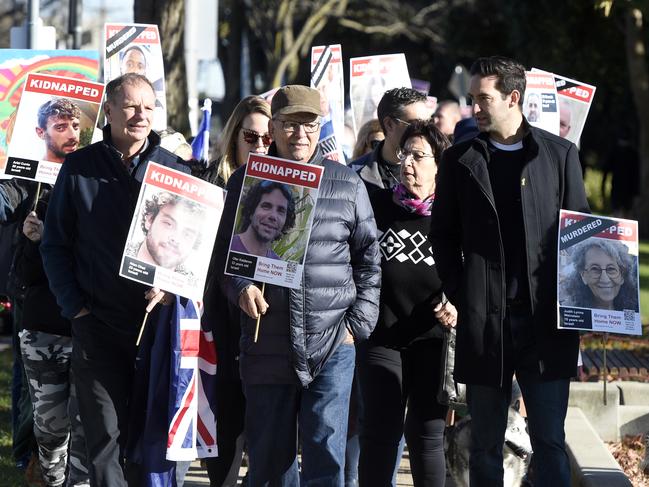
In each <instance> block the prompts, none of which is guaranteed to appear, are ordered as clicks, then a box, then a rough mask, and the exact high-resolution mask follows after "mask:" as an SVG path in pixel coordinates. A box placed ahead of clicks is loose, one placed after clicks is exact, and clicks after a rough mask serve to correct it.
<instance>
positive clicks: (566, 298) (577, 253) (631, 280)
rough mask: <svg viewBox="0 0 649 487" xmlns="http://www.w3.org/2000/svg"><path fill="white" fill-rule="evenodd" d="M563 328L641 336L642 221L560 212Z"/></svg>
mask: <svg viewBox="0 0 649 487" xmlns="http://www.w3.org/2000/svg"><path fill="white" fill-rule="evenodd" d="M558 248H559V258H558V269H557V276H558V277H557V300H558V304H559V309H558V310H559V328H563V329H570V330H588V331H594V332H606V333H621V334H624V335H642V323H641V321H640V299H639V286H638V249H639V247H638V222H636V221H634V220H624V219H621V218H614V217H606V216H598V215H590V214H587V213H579V212H575V211H567V210H561V213H560V220H559V247H558Z"/></svg>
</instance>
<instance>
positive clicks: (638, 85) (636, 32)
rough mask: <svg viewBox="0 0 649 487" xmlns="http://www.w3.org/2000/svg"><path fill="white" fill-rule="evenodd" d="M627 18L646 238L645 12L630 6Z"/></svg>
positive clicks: (639, 204) (639, 207)
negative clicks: (643, 16)
mask: <svg viewBox="0 0 649 487" xmlns="http://www.w3.org/2000/svg"><path fill="white" fill-rule="evenodd" d="M625 17H626V18H625V29H624V30H625V37H626V58H627V63H628V65H629V78H630V80H631V91H632V93H633V101H634V103H635V107H636V114H637V117H638V125H639V126H638V134H639V139H640V140H639V156H640V192H639V194H638V196H637V198H636V204H635V210H636V217H637V218H638V221H639V229H640V234H641V236H642V237H643V238H646V237H647V236H649V111H648V110H647V107H649V69H647V60H646V56H647V52H646V49H645V44H644V39H643V35H642V28H643V23H644V22H643V18H642V12H641V11H640V9H638V8H629V9H627V11H626V12H625Z"/></svg>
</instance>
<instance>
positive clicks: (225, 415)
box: [205, 367, 246, 487]
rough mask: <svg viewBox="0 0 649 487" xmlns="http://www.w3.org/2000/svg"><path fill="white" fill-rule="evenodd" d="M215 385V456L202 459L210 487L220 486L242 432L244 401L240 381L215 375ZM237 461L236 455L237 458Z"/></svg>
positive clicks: (229, 466)
mask: <svg viewBox="0 0 649 487" xmlns="http://www.w3.org/2000/svg"><path fill="white" fill-rule="evenodd" d="M216 374H217V382H216V384H217V387H216V442H217V446H218V448H219V456H218V457H210V458H207V459H205V464H206V465H207V474H208V476H209V478H210V486H211V487H221V486H222V485H223V482H225V479H226V478H227V476H228V472H229V471H230V468H231V467H232V462H233V461H234V460H235V455H236V453H237V438H238V437H239V436H240V435H241V434H242V433H243V420H244V417H245V413H246V400H245V397H244V395H243V391H242V389H241V381H238V380H236V379H233V378H231V377H219V372H218V367H217V372H216ZM237 460H239V461H240V458H237Z"/></svg>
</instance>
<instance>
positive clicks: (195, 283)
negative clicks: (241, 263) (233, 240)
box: [119, 162, 224, 300]
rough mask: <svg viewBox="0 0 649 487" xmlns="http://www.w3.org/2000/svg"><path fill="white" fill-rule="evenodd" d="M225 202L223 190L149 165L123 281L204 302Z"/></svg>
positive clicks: (122, 271)
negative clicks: (125, 279)
mask: <svg viewBox="0 0 649 487" xmlns="http://www.w3.org/2000/svg"><path fill="white" fill-rule="evenodd" d="M223 200H224V192H223V190H222V189H221V188H219V187H217V186H215V185H213V184H210V183H208V182H206V181H203V180H202V179H198V178H196V177H194V176H191V175H189V174H185V173H182V172H180V171H176V170H174V169H170V168H168V167H165V166H162V165H160V164H156V163H154V162H150V163H149V165H148V166H147V170H146V174H145V176H144V180H143V181H142V187H141V189H140V194H139V196H138V201H137V206H136V208H135V213H134V214H133V220H132V221H131V227H130V230H129V232H128V240H127V241H126V245H125V247H124V255H123V256H122V263H121V266H120V273H119V275H120V276H122V277H126V278H128V279H132V280H134V281H137V282H141V283H143V284H148V285H150V286H153V287H157V288H160V289H163V290H165V291H168V292H170V293H173V294H178V295H180V296H183V297H185V298H191V299H195V300H201V299H203V291H204V289H205V280H206V278H207V270H208V266H207V263H208V262H209V261H210V258H211V256H212V248H213V247H214V240H215V239H216V230H217V228H218V226H219V221H220V220H221V213H222V212H223Z"/></svg>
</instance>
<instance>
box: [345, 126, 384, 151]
mask: <svg viewBox="0 0 649 487" xmlns="http://www.w3.org/2000/svg"><path fill="white" fill-rule="evenodd" d="M384 139H385V135H384V134H383V129H382V128H381V124H380V123H379V120H378V118H373V119H372V120H368V121H367V122H365V123H364V124H363V126H362V127H361V128H360V130H359V131H358V137H356V145H355V146H354V153H353V154H352V160H353V161H355V160H356V159H358V158H359V157H361V156H364V155H365V154H367V153H368V152H372V151H373V150H374V149H376V146H377V145H378V144H379V142H381V141H382V140H384Z"/></svg>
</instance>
